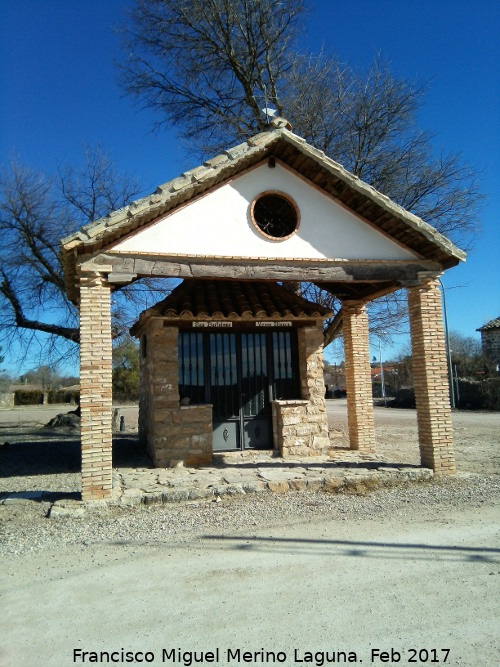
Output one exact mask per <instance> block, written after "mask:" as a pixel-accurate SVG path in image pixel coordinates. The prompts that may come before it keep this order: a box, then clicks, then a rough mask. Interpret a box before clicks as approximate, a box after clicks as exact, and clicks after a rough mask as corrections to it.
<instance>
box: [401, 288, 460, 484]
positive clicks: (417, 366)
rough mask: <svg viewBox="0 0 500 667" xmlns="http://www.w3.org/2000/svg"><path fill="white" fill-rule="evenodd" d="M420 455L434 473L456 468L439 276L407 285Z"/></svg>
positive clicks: (446, 472) (448, 472) (439, 473)
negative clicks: (418, 283) (417, 283)
mask: <svg viewBox="0 0 500 667" xmlns="http://www.w3.org/2000/svg"><path fill="white" fill-rule="evenodd" d="M408 309H409V315H410V333H411V346H412V363H413V378H414V385H415V403H416V405H417V422H418V438H419V445H420V459H421V462H422V465H423V466H426V467H428V468H432V469H433V470H434V472H435V474H438V475H447V474H453V473H454V472H455V456H454V452H453V430H452V423H451V410H450V394H449V385H448V368H447V364H446V347H445V339H444V327H443V313H442V309H441V293H440V291H439V287H438V282H437V280H431V281H429V282H427V283H425V284H424V285H422V286H420V287H412V288H410V289H408Z"/></svg>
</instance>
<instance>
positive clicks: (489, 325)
mask: <svg viewBox="0 0 500 667" xmlns="http://www.w3.org/2000/svg"><path fill="white" fill-rule="evenodd" d="M491 329H500V317H497V318H495V319H494V320H490V321H489V322H486V324H483V326H482V327H479V329H476V331H490V330H491Z"/></svg>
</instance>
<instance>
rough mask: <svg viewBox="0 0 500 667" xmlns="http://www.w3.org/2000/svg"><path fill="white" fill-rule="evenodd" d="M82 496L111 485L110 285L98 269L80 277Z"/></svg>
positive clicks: (106, 491) (107, 491)
mask: <svg viewBox="0 0 500 667" xmlns="http://www.w3.org/2000/svg"><path fill="white" fill-rule="evenodd" d="M80 408H81V442H82V500H94V499H96V498H106V497H107V496H109V495H111V489H112V459H111V455H112V436H111V433H112V388H111V304H110V288H109V287H108V285H107V284H106V282H105V280H104V279H103V277H102V276H101V275H100V274H98V273H93V274H82V276H81V279H80Z"/></svg>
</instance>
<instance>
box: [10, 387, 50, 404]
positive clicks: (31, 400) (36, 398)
mask: <svg viewBox="0 0 500 667" xmlns="http://www.w3.org/2000/svg"><path fill="white" fill-rule="evenodd" d="M14 405H43V391H39V390H38V389H29V390H27V391H26V390H24V389H18V390H17V391H15V392H14Z"/></svg>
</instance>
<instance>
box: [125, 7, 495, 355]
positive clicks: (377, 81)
mask: <svg viewBox="0 0 500 667" xmlns="http://www.w3.org/2000/svg"><path fill="white" fill-rule="evenodd" d="M304 11H305V3H304V2H303V0H280V2H274V1H273V0H137V2H136V5H135V8H134V10H133V12H132V14H131V22H130V24H129V26H128V28H126V29H125V30H124V31H123V36H124V40H123V44H124V58H123V60H122V63H121V66H120V73H121V79H122V83H123V86H124V88H125V90H126V91H127V93H129V94H130V95H132V96H134V97H135V98H136V100H137V101H139V102H140V103H142V104H143V105H144V106H146V107H150V108H153V109H154V110H156V111H157V112H158V123H157V126H161V125H162V124H164V123H165V124H171V125H174V126H176V127H177V128H178V129H179V132H180V134H181V136H182V137H184V139H186V140H187V142H188V144H189V145H190V147H191V148H192V149H193V150H194V151H195V152H197V153H198V154H199V155H200V154H201V155H203V156H206V155H207V154H209V153H211V154H213V153H214V152H217V151H220V150H221V149H223V148H226V147H227V146H228V145H231V144H232V143H234V142H237V141H240V140H243V139H245V138H247V137H248V136H249V135H251V134H253V133H255V132H258V131H261V130H262V129H264V128H265V126H266V119H265V117H264V115H263V113H262V109H263V108H264V106H265V105H266V106H267V105H270V106H272V107H274V108H275V109H276V110H277V112H278V113H279V114H280V115H283V116H285V117H286V118H287V119H288V120H289V121H290V122H291V123H292V125H293V128H294V131H295V132H296V133H297V134H299V135H301V136H303V137H304V138H305V139H306V140H307V141H308V142H309V143H311V144H312V145H314V146H316V147H317V148H319V149H321V150H323V151H325V153H326V154H327V155H329V156H330V157H332V158H333V159H335V160H337V161H338V162H340V163H341V164H343V166H344V167H346V168H347V169H348V170H350V171H351V172H353V173H354V174H356V175H357V176H358V177H359V178H361V179H363V180H364V181H366V182H368V183H369V184H370V185H372V186H373V187H375V188H376V189H378V190H379V191H381V192H383V193H384V194H386V195H388V196H389V197H390V198H391V199H393V200H394V201H395V202H397V203H399V204H400V205H401V206H403V207H404V208H406V209H407V210H409V211H411V212H412V213H415V214H416V215H419V216H420V217H422V218H423V219H425V220H426V221H427V222H429V223H430V224H431V225H433V226H434V227H436V228H437V229H438V230H439V231H440V232H441V233H443V234H445V235H447V236H449V237H450V238H451V239H452V240H453V241H454V242H455V243H459V244H460V245H461V246H462V247H467V246H468V245H469V244H470V242H471V240H472V239H473V237H474V234H475V233H476V232H477V229H478V210H479V205H480V202H481V199H482V196H481V193H480V187H479V180H478V177H477V175H476V174H475V173H474V171H473V169H471V168H470V167H469V166H468V165H467V164H466V163H465V162H463V160H462V159H461V157H460V155H458V154H445V153H444V152H443V153H441V154H438V155H435V153H434V151H433V148H432V142H431V140H432V136H431V135H430V134H429V133H427V132H424V131H423V130H421V129H420V128H419V127H418V124H417V122H416V117H417V112H418V110H419V109H420V107H421V105H422V104H423V102H424V98H425V93H426V89H427V86H426V85H425V84H424V85H421V84H418V83H414V82H410V81H407V80H405V79H403V78H398V77H396V76H394V75H393V74H392V72H391V68H390V65H389V63H388V62H386V61H385V60H384V59H383V58H382V57H381V56H380V55H379V54H377V55H376V56H375V59H374V61H373V63H372V64H371V65H370V66H369V67H368V68H367V69H366V70H364V71H361V70H355V69H353V68H352V67H351V66H349V65H348V64H344V63H341V62H340V61H339V60H338V59H337V58H336V57H335V56H333V55H331V54H328V53H325V52H323V51H322V52H320V53H319V54H307V53H306V52H305V51H304V50H302V49H301V48H300V46H301V45H300V34H299V33H300V20H301V18H302V17H303V13H304ZM303 290H304V291H305V292H306V294H307V295H308V296H309V297H311V296H313V297H314V298H315V299H317V300H319V301H320V302H325V300H326V302H327V305H328V306H329V307H330V308H332V309H333V311H334V312H335V313H337V312H338V311H339V309H340V302H339V301H338V300H337V299H336V298H335V297H334V295H328V294H327V293H325V292H324V291H322V290H320V289H319V288H317V287H315V286H312V285H309V286H306V285H304V286H303ZM370 310H371V312H370V315H371V318H370V321H371V322H372V328H373V329H377V328H378V329H380V330H382V329H384V330H389V329H394V326H395V324H397V323H398V322H399V323H401V322H402V321H404V315H405V313H406V307H405V305H402V298H401V297H400V296H399V295H396V296H394V297H390V298H385V299H384V300H377V302H376V303H375V304H374V305H373V306H372V307H371V309H370ZM339 317H340V316H339ZM340 330H341V328H339V327H338V326H337V322H332V323H328V324H327V329H326V340H325V342H328V341H329V340H330V338H331V337H332V336H333V337H334V336H335V335H338V333H339V332H340Z"/></svg>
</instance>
